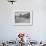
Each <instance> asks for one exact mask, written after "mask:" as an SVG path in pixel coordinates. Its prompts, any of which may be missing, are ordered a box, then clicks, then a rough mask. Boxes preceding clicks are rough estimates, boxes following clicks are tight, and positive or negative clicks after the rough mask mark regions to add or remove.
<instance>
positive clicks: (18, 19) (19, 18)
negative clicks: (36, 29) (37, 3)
mask: <svg viewBox="0 0 46 46" xmlns="http://www.w3.org/2000/svg"><path fill="white" fill-rule="evenodd" d="M15 24H16V25H32V12H30V11H16V12H15Z"/></svg>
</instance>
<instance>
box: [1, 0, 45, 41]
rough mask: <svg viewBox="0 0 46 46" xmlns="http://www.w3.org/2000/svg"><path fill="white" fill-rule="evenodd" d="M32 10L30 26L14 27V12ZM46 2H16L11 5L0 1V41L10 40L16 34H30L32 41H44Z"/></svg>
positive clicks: (26, 0) (28, 0) (31, 0)
mask: <svg viewBox="0 0 46 46" xmlns="http://www.w3.org/2000/svg"><path fill="white" fill-rule="evenodd" d="M24 9H26V10H27V9H28V10H31V9H32V10H33V25H32V26H15V25H14V13H15V10H24ZM45 20H46V1H45V0H17V2H16V3H14V4H13V5H12V4H11V3H10V2H7V0H0V40H11V39H15V38H16V37H17V34H18V32H27V33H29V34H31V38H32V39H33V40H37V41H40V40H43V41H44V40H46V36H45V35H46V21H45Z"/></svg>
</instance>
